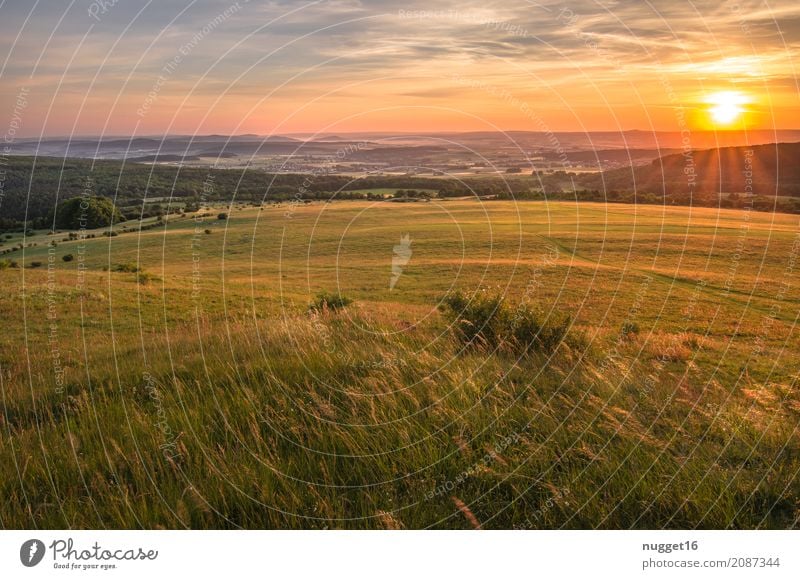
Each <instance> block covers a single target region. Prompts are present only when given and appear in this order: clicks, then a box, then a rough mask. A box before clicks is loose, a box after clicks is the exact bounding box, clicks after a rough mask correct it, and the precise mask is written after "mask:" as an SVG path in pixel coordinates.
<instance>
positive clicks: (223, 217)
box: [217, 213, 228, 219]
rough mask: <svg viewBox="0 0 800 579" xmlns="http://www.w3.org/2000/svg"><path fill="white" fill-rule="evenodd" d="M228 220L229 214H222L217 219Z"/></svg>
mask: <svg viewBox="0 0 800 579" xmlns="http://www.w3.org/2000/svg"><path fill="white" fill-rule="evenodd" d="M227 218H228V214H227V213H220V214H219V215H217V219H227Z"/></svg>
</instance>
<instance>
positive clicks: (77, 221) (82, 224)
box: [50, 197, 124, 229]
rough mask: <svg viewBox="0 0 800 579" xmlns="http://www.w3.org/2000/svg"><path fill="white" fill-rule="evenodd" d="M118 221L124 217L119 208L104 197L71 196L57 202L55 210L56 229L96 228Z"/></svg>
mask: <svg viewBox="0 0 800 579" xmlns="http://www.w3.org/2000/svg"><path fill="white" fill-rule="evenodd" d="M50 217H51V219H52V217H53V215H51V216H50ZM120 221H124V218H123V217H122V214H121V213H120V212H119V209H117V207H116V206H115V205H114V203H113V202H112V201H111V200H110V199H107V198H105V197H88V198H86V197H73V198H72V199H67V200H66V201H62V202H61V203H59V204H58V206H57V207H56V210H55V227H56V228H57V229H82V228H85V229H97V228H98V227H107V226H109V225H111V224H112V223H117V222H120Z"/></svg>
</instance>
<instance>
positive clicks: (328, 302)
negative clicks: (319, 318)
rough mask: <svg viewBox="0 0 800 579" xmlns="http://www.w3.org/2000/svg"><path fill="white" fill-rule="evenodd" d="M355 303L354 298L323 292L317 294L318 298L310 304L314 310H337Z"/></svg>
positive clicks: (311, 309) (310, 307) (310, 308)
mask: <svg viewBox="0 0 800 579" xmlns="http://www.w3.org/2000/svg"><path fill="white" fill-rule="evenodd" d="M352 303H353V300H351V299H350V298H348V297H346V296H343V295H341V294H332V293H328V292H322V293H319V294H317V297H316V299H315V300H314V301H313V302H312V303H311V305H309V306H308V309H309V311H312V312H325V311H331V312H335V311H336V310H339V309H341V308H344V307H347V306H349V305H350V304H352Z"/></svg>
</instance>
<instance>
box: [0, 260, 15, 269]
mask: <svg viewBox="0 0 800 579" xmlns="http://www.w3.org/2000/svg"><path fill="white" fill-rule="evenodd" d="M10 267H11V268H17V267H19V264H18V263H17V262H16V261H14V260H13V259H0V270H3V269H8V268H10Z"/></svg>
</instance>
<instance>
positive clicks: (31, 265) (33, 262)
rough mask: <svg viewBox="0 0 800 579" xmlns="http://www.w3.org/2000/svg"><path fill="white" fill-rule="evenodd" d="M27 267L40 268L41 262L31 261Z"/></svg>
mask: <svg viewBox="0 0 800 579" xmlns="http://www.w3.org/2000/svg"><path fill="white" fill-rule="evenodd" d="M28 267H31V268H37V267H42V262H41V261H32V262H30V264H28Z"/></svg>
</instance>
